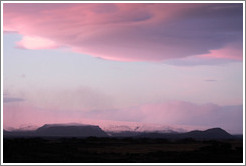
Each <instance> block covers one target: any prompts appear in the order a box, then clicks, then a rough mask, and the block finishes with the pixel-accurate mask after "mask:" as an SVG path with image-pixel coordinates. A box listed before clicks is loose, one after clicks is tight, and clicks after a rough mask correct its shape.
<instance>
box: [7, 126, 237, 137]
mask: <svg viewBox="0 0 246 166" xmlns="http://www.w3.org/2000/svg"><path fill="white" fill-rule="evenodd" d="M165 131H166V132H158V131H149V132H148V131H147V132H146V131H143V132H141V131H138V130H135V131H121V132H110V131H108V132H105V131H103V130H102V129H101V128H100V127H99V126H95V125H81V124H45V125H43V126H42V127H40V128H38V129H36V130H31V131H30V130H29V131H24V130H14V131H7V130H4V131H3V136H4V137H134V138H165V139H184V138H193V139H199V140H208V139H234V138H240V137H236V136H233V135H231V134H229V133H228V132H226V131H225V130H223V129H221V128H212V129H208V130H205V131H200V130H194V131H190V132H177V131H173V130H165Z"/></svg>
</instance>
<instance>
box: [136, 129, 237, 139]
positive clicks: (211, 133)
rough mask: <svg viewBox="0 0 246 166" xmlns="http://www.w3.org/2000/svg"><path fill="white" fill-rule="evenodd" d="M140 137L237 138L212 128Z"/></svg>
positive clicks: (149, 134) (141, 135)
mask: <svg viewBox="0 0 246 166" xmlns="http://www.w3.org/2000/svg"><path fill="white" fill-rule="evenodd" d="M139 137H147V138H166V139H184V138H193V139H197V140H209V139H233V138H236V137H234V136H232V135H231V134H229V133H227V132H226V131H225V130H223V129H221V128H211V129H208V130H205V131H200V130H194V131H190V132H186V133H153V132H152V133H143V134H140V135H139Z"/></svg>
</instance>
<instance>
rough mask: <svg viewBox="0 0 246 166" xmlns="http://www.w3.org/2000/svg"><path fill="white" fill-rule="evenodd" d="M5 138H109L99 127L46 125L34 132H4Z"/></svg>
mask: <svg viewBox="0 0 246 166" xmlns="http://www.w3.org/2000/svg"><path fill="white" fill-rule="evenodd" d="M3 135H4V136H5V137H91V136H93V137H107V136H108V135H107V133H105V132H104V131H103V130H102V129H101V128H100V127H99V126H92V125H65V124H64V125H62V124H57V125H50V124H45V125H44V126H42V127H40V128H38V129H37V130H34V131H6V130H5V131H4V133H3Z"/></svg>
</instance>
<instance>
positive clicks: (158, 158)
mask: <svg viewBox="0 0 246 166" xmlns="http://www.w3.org/2000/svg"><path fill="white" fill-rule="evenodd" d="M3 162H4V163H242V162H243V141H242V140H213V141H212V140H211V141H195V140H193V139H182V140H176V141H171V140H166V139H146V138H96V137H89V138H84V139H82V138H81V139H80V138H4V140H3Z"/></svg>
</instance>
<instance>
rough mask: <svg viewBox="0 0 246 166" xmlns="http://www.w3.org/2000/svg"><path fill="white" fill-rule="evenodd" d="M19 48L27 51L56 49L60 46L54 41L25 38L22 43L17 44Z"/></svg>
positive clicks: (31, 37)
mask: <svg viewBox="0 0 246 166" xmlns="http://www.w3.org/2000/svg"><path fill="white" fill-rule="evenodd" d="M16 44H17V46H18V47H20V48H25V49H34V50H35V49H54V48H57V47H58V46H57V45H56V44H55V42H53V41H52V40H49V39H45V38H41V37H33V36H24V37H23V38H22V40H21V41H19V42H17V43H16Z"/></svg>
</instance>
